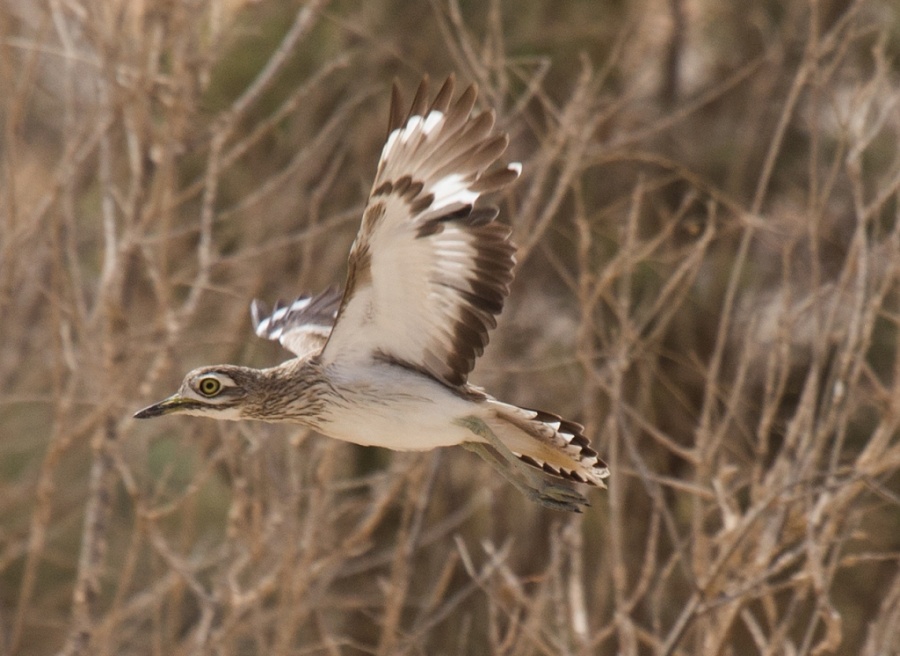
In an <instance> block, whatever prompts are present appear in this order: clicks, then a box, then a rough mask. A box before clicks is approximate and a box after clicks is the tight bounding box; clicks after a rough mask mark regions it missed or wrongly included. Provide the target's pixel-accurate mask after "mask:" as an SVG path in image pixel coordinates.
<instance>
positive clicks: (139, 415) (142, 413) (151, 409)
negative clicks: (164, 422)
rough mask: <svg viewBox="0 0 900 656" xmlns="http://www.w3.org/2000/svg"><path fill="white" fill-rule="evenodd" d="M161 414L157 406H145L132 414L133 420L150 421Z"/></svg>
mask: <svg viewBox="0 0 900 656" xmlns="http://www.w3.org/2000/svg"><path fill="white" fill-rule="evenodd" d="M161 414H162V411H161V410H160V408H159V406H158V405H151V406H147V407H146V408H144V409H143V410H138V411H137V412H135V413H134V418H135V419H150V418H152V417H159V416H160V415H161Z"/></svg>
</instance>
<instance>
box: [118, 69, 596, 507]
mask: <svg viewBox="0 0 900 656" xmlns="http://www.w3.org/2000/svg"><path fill="white" fill-rule="evenodd" d="M428 86H429V85H428V80H427V79H426V80H424V81H423V82H422V84H421V85H420V86H419V89H418V91H417V92H416V95H415V98H414V99H413V102H412V104H411V106H410V109H409V111H407V112H404V111H403V109H402V100H401V98H400V93H399V90H398V89H397V87H396V85H395V86H394V88H393V90H392V95H391V111H390V121H389V128H388V136H387V140H386V143H385V146H384V149H383V151H382V154H381V159H380V161H379V164H378V169H377V172H376V175H375V181H374V183H373V185H372V192H371V193H370V196H369V203H368V206H367V208H366V210H365V212H364V213H363V218H362V222H361V225H360V230H359V234H358V235H357V237H356V240H355V241H354V243H353V246H352V248H351V250H350V259H349V263H348V275H347V283H346V286H345V288H344V291H343V293H342V294H339V293H338V292H337V291H336V290H328V291H326V292H323V293H322V294H319V295H317V296H303V297H300V298H298V299H297V300H296V301H294V302H293V303H291V304H290V305H282V304H280V303H279V304H278V305H276V306H275V309H274V310H273V312H272V313H271V314H270V315H269V316H264V315H265V312H264V311H263V310H262V309H261V307H260V306H259V305H258V304H257V303H256V302H254V304H253V306H252V313H253V321H254V324H255V326H256V332H257V334H258V335H260V336H262V337H266V338H267V339H276V340H278V341H280V342H281V343H282V344H283V345H284V346H285V347H286V348H288V349H290V350H292V351H294V353H295V354H296V355H297V357H296V358H294V359H292V360H288V361H287V362H284V363H282V364H280V365H278V366H275V367H272V368H269V369H262V370H255V369H249V368H246V367H236V366H233V365H220V366H216V367H203V368H201V369H198V370H195V371H193V372H191V373H189V374H188V375H187V377H186V378H185V380H184V382H183V383H182V385H181V388H180V389H179V391H178V392H177V393H176V394H174V395H173V396H171V397H169V398H168V399H166V400H164V401H162V402H160V403H157V404H156V405H153V406H150V407H148V408H146V409H144V410H142V411H141V412H139V413H137V414H136V415H135V416H137V417H155V416H159V415H162V414H168V413H174V412H182V413H186V414H194V415H201V416H207V417H214V418H219V419H260V420H264V421H288V422H295V423H299V424H305V425H307V426H311V427H313V428H315V429H316V430H318V431H320V432H322V433H324V434H326V435H330V436H332V437H336V438H338V439H342V440H347V441H350V442H354V443H357V444H366V445H377V446H382V447H387V448H391V449H397V450H428V449H432V448H435V447H440V446H451V445H462V446H464V447H466V448H468V449H470V450H472V451H475V452H476V453H478V454H479V455H481V456H482V457H483V458H484V459H485V460H487V461H488V462H489V463H491V464H492V465H494V466H495V467H496V468H497V470H498V471H499V472H500V473H502V474H503V475H504V476H505V477H506V478H507V479H508V480H510V481H511V482H512V483H513V484H515V485H516V486H517V487H518V488H519V489H520V490H522V491H523V492H524V493H525V494H527V495H528V496H529V497H531V498H533V499H534V500H536V501H538V502H540V503H542V504H544V505H547V506H550V507H552V508H557V509H563V510H572V511H579V510H580V507H581V506H582V505H584V504H586V503H587V501H586V499H585V498H584V497H583V496H582V495H581V494H580V493H579V492H577V491H576V490H574V489H572V488H571V487H569V486H567V485H562V484H559V483H553V482H552V479H554V478H555V479H565V480H567V481H572V482H576V483H586V484H589V485H595V486H598V487H603V486H604V485H603V479H604V478H605V477H606V476H608V474H609V472H608V470H607V468H606V465H605V463H603V461H602V460H600V458H599V457H598V456H597V453H596V452H595V451H594V450H593V449H592V448H591V447H590V443H589V442H588V440H587V438H586V437H585V436H584V434H583V429H582V427H581V426H579V425H578V424H576V423H574V422H570V421H566V420H564V419H561V418H560V417H558V416H556V415H554V414H551V413H548V412H543V411H537V410H528V409H525V408H519V407H517V406H514V405H510V404H507V403H502V402H500V401H498V400H497V399H495V398H493V397H492V396H490V395H489V394H487V393H486V392H484V391H483V390H481V389H479V388H477V387H474V386H472V385H470V384H469V382H468V376H469V373H470V372H471V371H472V368H473V367H474V366H475V360H476V358H478V356H480V355H481V354H482V353H483V352H484V348H485V347H486V346H487V343H488V338H489V332H490V330H491V329H493V328H494V327H496V325H497V319H496V317H497V315H498V314H499V313H500V312H501V310H502V309H503V303H504V300H505V299H506V296H507V294H508V293H509V284H510V282H511V281H512V279H513V274H512V270H513V266H514V264H515V257H514V254H515V247H514V246H513V245H512V244H511V243H510V241H509V234H510V230H509V228H508V227H506V226H505V225H503V224H501V223H499V222H497V221H496V218H497V215H498V211H497V209H496V208H494V207H479V206H476V201H477V200H478V198H479V196H480V195H481V194H483V193H486V192H489V191H494V190H497V189H501V188H503V187H505V186H506V185H508V184H510V183H511V182H513V181H514V180H515V179H516V178H517V177H518V175H519V173H520V171H521V166H520V165H518V164H512V165H506V166H503V165H501V166H497V165H496V164H495V163H496V162H497V160H498V159H499V158H500V157H501V156H502V155H503V153H504V152H505V151H506V148H507V145H508V141H509V140H508V137H507V136H506V135H505V134H502V133H498V132H496V131H494V115H493V113H492V112H491V111H484V112H482V113H480V114H477V115H476V116H474V117H473V116H472V108H473V107H474V104H475V99H476V96H477V93H476V90H475V87H474V86H469V87H468V88H467V89H466V90H465V91H463V93H462V94H461V95H460V96H459V97H458V98H457V99H456V100H455V101H454V100H453V89H454V80H453V78H452V77H450V78H448V79H447V81H446V82H445V83H444V84H443V85H442V86H441V88H440V90H439V91H438V93H437V95H436V96H435V98H434V100H433V101H431V102H430V103H429V101H428V98H429V92H428ZM548 476H549V478H548Z"/></svg>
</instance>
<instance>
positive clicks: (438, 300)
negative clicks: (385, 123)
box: [322, 78, 521, 386]
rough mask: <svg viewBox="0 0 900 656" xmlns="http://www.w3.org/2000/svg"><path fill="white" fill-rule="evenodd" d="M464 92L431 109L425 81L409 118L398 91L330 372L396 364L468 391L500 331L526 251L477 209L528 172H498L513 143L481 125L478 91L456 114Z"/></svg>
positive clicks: (447, 91)
mask: <svg viewBox="0 0 900 656" xmlns="http://www.w3.org/2000/svg"><path fill="white" fill-rule="evenodd" d="M453 86H454V85H453V79H452V78H450V79H448V80H447V82H445V83H444V85H443V86H442V87H441V89H440V91H439V92H438V94H437V97H436V98H435V99H434V101H433V102H432V103H431V104H430V106H429V105H428V100H427V94H428V87H427V82H423V84H422V85H421V86H420V87H419V91H418V92H417V94H416V97H415V99H414V100H413V103H412V108H411V109H410V111H409V113H407V114H406V116H405V117H404V116H403V115H402V114H401V113H400V110H399V103H400V100H399V94H398V92H397V90H396V87H395V90H394V96H393V99H392V107H391V125H390V131H389V134H388V137H387V140H386V142H385V145H384V148H383V150H382V154H381V159H380V161H379V165H378V172H377V174H376V176H375V183H374V185H373V187H372V192H371V194H370V196H369V202H368V205H367V207H366V210H365V212H364V214H363V220H362V224H361V226H360V231H359V234H358V235H357V237H356V241H355V242H354V243H353V248H352V249H351V253H350V263H349V271H348V279H347V287H346V289H345V292H344V298H343V300H342V303H341V309H340V312H339V314H338V319H337V322H336V324H335V326H334V329H333V331H332V333H331V336H330V337H329V340H328V343H327V344H326V346H325V348H324V349H323V351H322V358H323V361H325V362H326V363H328V362H335V361H347V360H356V361H359V360H366V359H372V358H376V359H385V360H389V361H394V362H398V363H401V364H404V365H406V366H409V367H412V368H415V369H418V370H420V371H423V372H425V373H428V374H430V375H431V376H433V377H435V378H436V379H438V380H440V381H441V382H444V383H446V384H448V385H452V386H455V385H462V384H464V383H465V382H466V377H467V375H468V373H469V372H470V371H471V370H472V367H473V366H474V364H475V358H476V357H478V356H479V355H481V353H482V352H483V350H484V347H485V345H486V344H487V341H488V331H489V330H491V329H492V328H494V327H495V325H496V320H495V316H496V315H497V314H499V312H500V311H501V309H502V308H503V301H504V299H505V298H506V295H507V293H508V291H509V289H508V286H509V283H510V282H511V281H512V268H513V265H514V262H515V260H514V257H513V254H514V252H515V247H514V246H513V245H512V244H511V243H510V242H509V229H508V228H507V227H505V226H504V225H502V224H500V223H497V222H495V221H494V219H495V217H496V216H497V211H496V209H493V208H476V207H475V202H476V201H477V200H478V198H479V196H480V195H481V194H482V193H485V192H488V191H493V190H495V189H500V188H502V187H504V186H506V185H507V184H509V183H510V182H512V181H513V180H515V179H516V177H518V175H519V172H520V171H521V165H509V166H501V167H499V168H498V167H493V165H494V163H495V162H496V161H497V159H498V158H499V157H500V156H501V155H502V154H503V152H504V151H505V150H506V146H507V143H508V139H507V137H506V135H505V134H501V133H497V132H495V131H494V130H493V124H494V118H493V115H492V114H491V113H490V112H484V113H481V114H478V115H476V116H474V117H473V116H471V112H472V107H473V105H474V103H475V96H476V91H475V89H474V87H469V88H468V89H466V90H465V91H464V92H463V94H462V95H461V96H460V97H459V98H458V99H457V100H456V101H454V102H452V103H451V99H452V95H453ZM492 167H493V168H492Z"/></svg>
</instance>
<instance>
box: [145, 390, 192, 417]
mask: <svg viewBox="0 0 900 656" xmlns="http://www.w3.org/2000/svg"><path fill="white" fill-rule="evenodd" d="M191 403H192V401H191V400H190V399H186V398H184V397H183V396H179V395H178V394H173V395H172V396H170V397H169V398H167V399H163V400H162V401H160V402H159V403H154V404H153V405H149V406H147V407H146V408H144V409H143V410H141V411H139V412H136V413H134V418H135V419H150V418H151V417H161V416H163V415H167V414H170V413H172V412H178V411H179V410H184V409H185V406H187V405H190V404H191Z"/></svg>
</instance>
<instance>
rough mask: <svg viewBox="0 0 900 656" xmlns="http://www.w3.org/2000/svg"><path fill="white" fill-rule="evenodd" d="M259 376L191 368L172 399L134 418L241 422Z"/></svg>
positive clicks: (240, 369) (233, 369) (248, 372)
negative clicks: (179, 415)
mask: <svg viewBox="0 0 900 656" xmlns="http://www.w3.org/2000/svg"><path fill="white" fill-rule="evenodd" d="M258 377H259V373H258V372H257V371H255V370H253V369H247V368H246V367H235V366H232V365H217V366H214V367H201V368H200V369H194V370H193V371H192V372H190V373H189V374H188V375H187V376H185V377H184V382H182V383H181V387H180V388H178V391H177V392H175V394H173V395H172V396H170V397H168V398H167V399H163V400H162V401H160V402H159V403H155V404H153V405H151V406H148V407H146V408H144V409H143V410H141V411H140V412H137V413H136V414H135V415H134V416H135V418H137V419H149V418H150V417H160V416H162V415H168V414H175V413H182V414H186V415H195V416H197V417H211V418H213V419H241V418H242V408H244V407H246V405H247V402H248V400H250V399H251V397H252V396H253V394H254V391H255V390H256V389H257V385H255V384H254V383H255V382H256V379H257V378H258Z"/></svg>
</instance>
